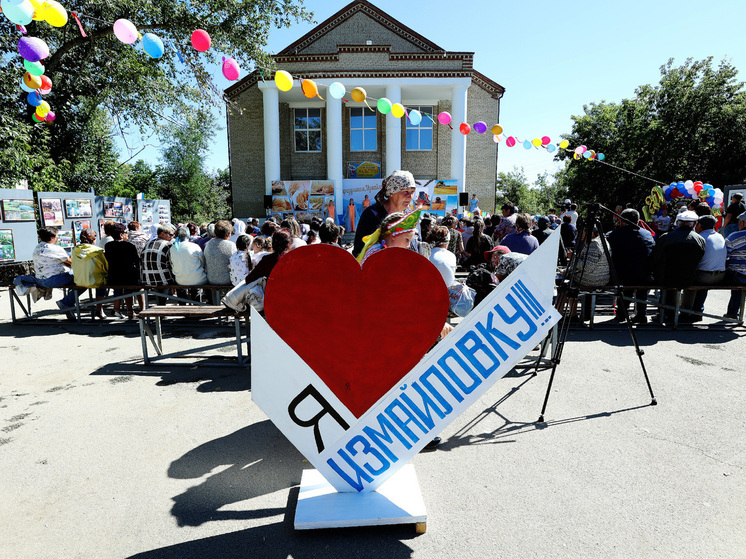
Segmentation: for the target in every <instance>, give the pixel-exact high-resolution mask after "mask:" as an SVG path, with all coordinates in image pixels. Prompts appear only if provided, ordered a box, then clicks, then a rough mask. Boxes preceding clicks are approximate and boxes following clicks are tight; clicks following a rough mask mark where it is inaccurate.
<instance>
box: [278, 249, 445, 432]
mask: <svg viewBox="0 0 746 559" xmlns="http://www.w3.org/2000/svg"><path fill="white" fill-rule="evenodd" d="M264 309H265V314H266V317H267V322H268V323H269V325H270V326H271V327H272V329H273V330H274V331H275V332H276V333H277V334H278V335H279V336H280V337H281V338H282V339H283V340H284V341H285V342H286V343H287V344H288V345H289V346H290V347H292V348H293V350H295V352H296V353H297V354H298V355H299V356H300V357H301V358H302V359H303V360H304V361H305V362H306V364H308V366H309V367H311V368H312V369H313V370H314V372H315V373H316V374H317V375H318V376H319V378H321V380H323V381H324V383H326V385H327V386H328V387H329V389H330V390H331V391H332V392H334V394H336V396H337V397H338V398H339V399H340V401H341V402H342V403H343V404H344V405H345V406H346V407H347V409H349V410H350V412H352V413H353V414H354V415H355V417H361V416H362V415H363V414H364V413H365V412H366V411H367V410H368V409H369V408H370V407H371V406H372V405H373V404H375V403H376V402H377V401H378V400H379V399H380V398H381V397H382V396H383V395H384V394H385V393H386V392H388V391H389V389H391V387H392V386H394V385H395V384H396V383H397V382H399V380H400V379H401V378H403V377H404V376H405V375H406V374H407V373H408V372H409V371H410V370H411V369H412V368H413V367H414V366H415V365H416V364H417V363H418V362H419V361H420V359H422V357H423V356H424V355H425V353H427V351H428V349H430V347H431V346H432V345H433V343H435V340H436V339H437V338H438V335H439V334H440V331H441V330H442V328H443V325H444V324H445V321H446V319H447V317H448V290H447V289H446V286H445V284H444V283H443V278H442V276H441V275H440V273H439V272H438V270H437V269H436V268H435V266H433V265H432V264H431V263H430V262H429V261H428V260H427V259H426V258H424V257H423V256H421V255H419V254H417V253H416V252H413V251H411V250H408V249H402V248H387V249H386V250H383V251H381V252H378V253H376V254H374V255H373V256H371V257H370V258H368V259H367V260H366V262H365V265H364V266H363V268H362V269H361V268H360V265H359V264H358V262H357V261H356V260H355V259H354V258H353V257H352V255H351V254H350V253H348V252H347V251H345V250H343V249H341V248H339V247H335V246H332V245H324V244H319V245H311V246H308V247H301V248H299V249H296V250H293V251H292V252H290V253H288V254H286V255H285V256H283V257H282V258H280V260H279V262H278V263H277V265H276V266H275V267H274V269H273V270H272V274H271V275H270V277H269V280H268V281H267V288H266V292H265V297H264Z"/></svg>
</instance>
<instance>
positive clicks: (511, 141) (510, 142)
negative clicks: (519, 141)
mask: <svg viewBox="0 0 746 559" xmlns="http://www.w3.org/2000/svg"><path fill="white" fill-rule="evenodd" d="M505 145H506V146H508V147H509V148H512V147H513V146H514V145H515V138H514V137H513V136H509V137H508V139H507V140H505Z"/></svg>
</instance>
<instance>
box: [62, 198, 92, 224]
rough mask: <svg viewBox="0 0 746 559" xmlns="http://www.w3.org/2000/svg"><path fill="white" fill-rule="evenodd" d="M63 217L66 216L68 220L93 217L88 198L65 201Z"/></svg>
mask: <svg viewBox="0 0 746 559" xmlns="http://www.w3.org/2000/svg"><path fill="white" fill-rule="evenodd" d="M65 216H67V218H68V219H75V218H78V217H93V207H92V204H91V200H90V198H73V199H68V200H65Z"/></svg>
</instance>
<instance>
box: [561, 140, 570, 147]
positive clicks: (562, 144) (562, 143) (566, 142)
mask: <svg viewBox="0 0 746 559" xmlns="http://www.w3.org/2000/svg"><path fill="white" fill-rule="evenodd" d="M569 145H570V142H568V141H567V140H562V141H561V142H560V148H562V149H567V146H569Z"/></svg>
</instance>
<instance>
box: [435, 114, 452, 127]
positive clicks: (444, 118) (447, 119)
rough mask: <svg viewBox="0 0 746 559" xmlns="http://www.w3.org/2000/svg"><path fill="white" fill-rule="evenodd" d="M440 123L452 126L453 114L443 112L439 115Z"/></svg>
mask: <svg viewBox="0 0 746 559" xmlns="http://www.w3.org/2000/svg"><path fill="white" fill-rule="evenodd" d="M438 122H440V123H441V124H451V113H447V112H446V111H443V112H442V113H440V114H439V115H438Z"/></svg>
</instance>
